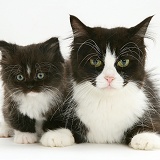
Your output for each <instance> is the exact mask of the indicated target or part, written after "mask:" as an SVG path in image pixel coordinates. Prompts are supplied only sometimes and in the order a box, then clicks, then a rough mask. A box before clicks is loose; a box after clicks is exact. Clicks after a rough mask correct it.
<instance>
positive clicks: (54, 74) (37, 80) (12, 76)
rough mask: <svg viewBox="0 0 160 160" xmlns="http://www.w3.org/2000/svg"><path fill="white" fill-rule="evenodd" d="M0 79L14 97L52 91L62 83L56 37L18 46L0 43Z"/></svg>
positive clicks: (60, 61)
mask: <svg viewBox="0 0 160 160" xmlns="http://www.w3.org/2000/svg"><path fill="white" fill-rule="evenodd" d="M0 50H1V52H2V59H1V66H2V71H1V74H2V80H3V83H4V86H5V87H7V88H8V90H9V91H10V92H11V93H14V94H16V93H17V94H30V93H39V92H45V91H51V92H52V91H53V90H54V89H55V90H56V88H58V87H59V86H60V85H61V83H62V75H63V64H62V63H63V62H64V59H63V57H62V55H61V52H60V48H59V41H58V38H51V39H49V40H47V41H46V42H44V43H39V44H32V45H28V46H18V45H16V44H10V43H7V42H5V41H0Z"/></svg>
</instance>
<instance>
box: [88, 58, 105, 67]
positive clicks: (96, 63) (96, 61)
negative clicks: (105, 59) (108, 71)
mask: <svg viewBox="0 0 160 160" xmlns="http://www.w3.org/2000/svg"><path fill="white" fill-rule="evenodd" d="M90 64H91V65H92V66H94V67H99V66H101V65H102V61H100V60H99V59H92V58H91V59H90Z"/></svg>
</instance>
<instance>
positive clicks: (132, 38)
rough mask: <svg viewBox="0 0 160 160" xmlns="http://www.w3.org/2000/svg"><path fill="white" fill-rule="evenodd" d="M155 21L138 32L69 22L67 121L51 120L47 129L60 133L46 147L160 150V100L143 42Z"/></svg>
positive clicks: (46, 140)
mask: <svg viewBox="0 0 160 160" xmlns="http://www.w3.org/2000/svg"><path fill="white" fill-rule="evenodd" d="M151 18H152V17H148V18H146V19H145V20H144V21H142V22H141V23H140V24H138V25H136V26H135V27H131V28H122V27H118V28H112V29H107V28H101V27H95V28H90V27H88V26H86V25H85V24H83V23H82V22H81V21H80V20H79V19H78V18H76V17H74V16H71V17H70V20H71V26H72V29H73V32H74V41H73V44H72V52H71V57H70V64H71V74H70V76H71V77H70V79H71V80H72V82H73V84H72V86H71V87H70V94H69V96H68V99H66V102H65V104H64V107H63V113H62V115H63V118H64V121H62V118H60V117H59V120H58V118H54V117H53V122H52V123H50V124H48V126H49V125H50V129H57V130H56V131H49V132H46V133H45V134H44V136H43V137H42V139H41V142H42V144H43V145H46V146H64V145H71V144H73V137H74V139H75V142H76V143H82V142H91V143H126V144H131V147H133V148H135V149H153V148H159V147H160V137H159V134H160V104H159V97H158V96H157V91H156V89H155V88H156V87H155V86H154V85H153V80H151V79H150V76H149V75H148V74H147V72H146V71H145V58H146V51H145V44H144V37H146V30H147V27H148V25H149V23H150V20H151ZM55 116H56V115H55ZM57 117H58V115H57ZM55 120H56V122H57V123H55ZM58 123H59V126H58V125H57V124H58ZM54 124H56V125H54ZM60 127H64V128H66V129H63V131H62V129H59V130H58V128H60ZM68 129H69V130H70V131H71V133H70V131H69V130H68ZM66 132H67V133H66ZM62 135H63V136H62ZM72 135H73V137H72Z"/></svg>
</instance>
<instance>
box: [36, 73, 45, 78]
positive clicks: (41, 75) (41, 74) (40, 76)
mask: <svg viewBox="0 0 160 160" xmlns="http://www.w3.org/2000/svg"><path fill="white" fill-rule="evenodd" d="M44 76H45V74H44V73H38V74H37V78H38V79H43V78H44Z"/></svg>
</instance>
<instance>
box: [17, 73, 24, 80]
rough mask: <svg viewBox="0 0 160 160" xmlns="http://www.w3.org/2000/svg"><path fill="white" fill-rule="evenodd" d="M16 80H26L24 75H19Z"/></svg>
mask: <svg viewBox="0 0 160 160" xmlns="http://www.w3.org/2000/svg"><path fill="white" fill-rule="evenodd" d="M16 78H17V80H18V81H23V80H24V77H23V75H22V74H18V75H17V77H16Z"/></svg>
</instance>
